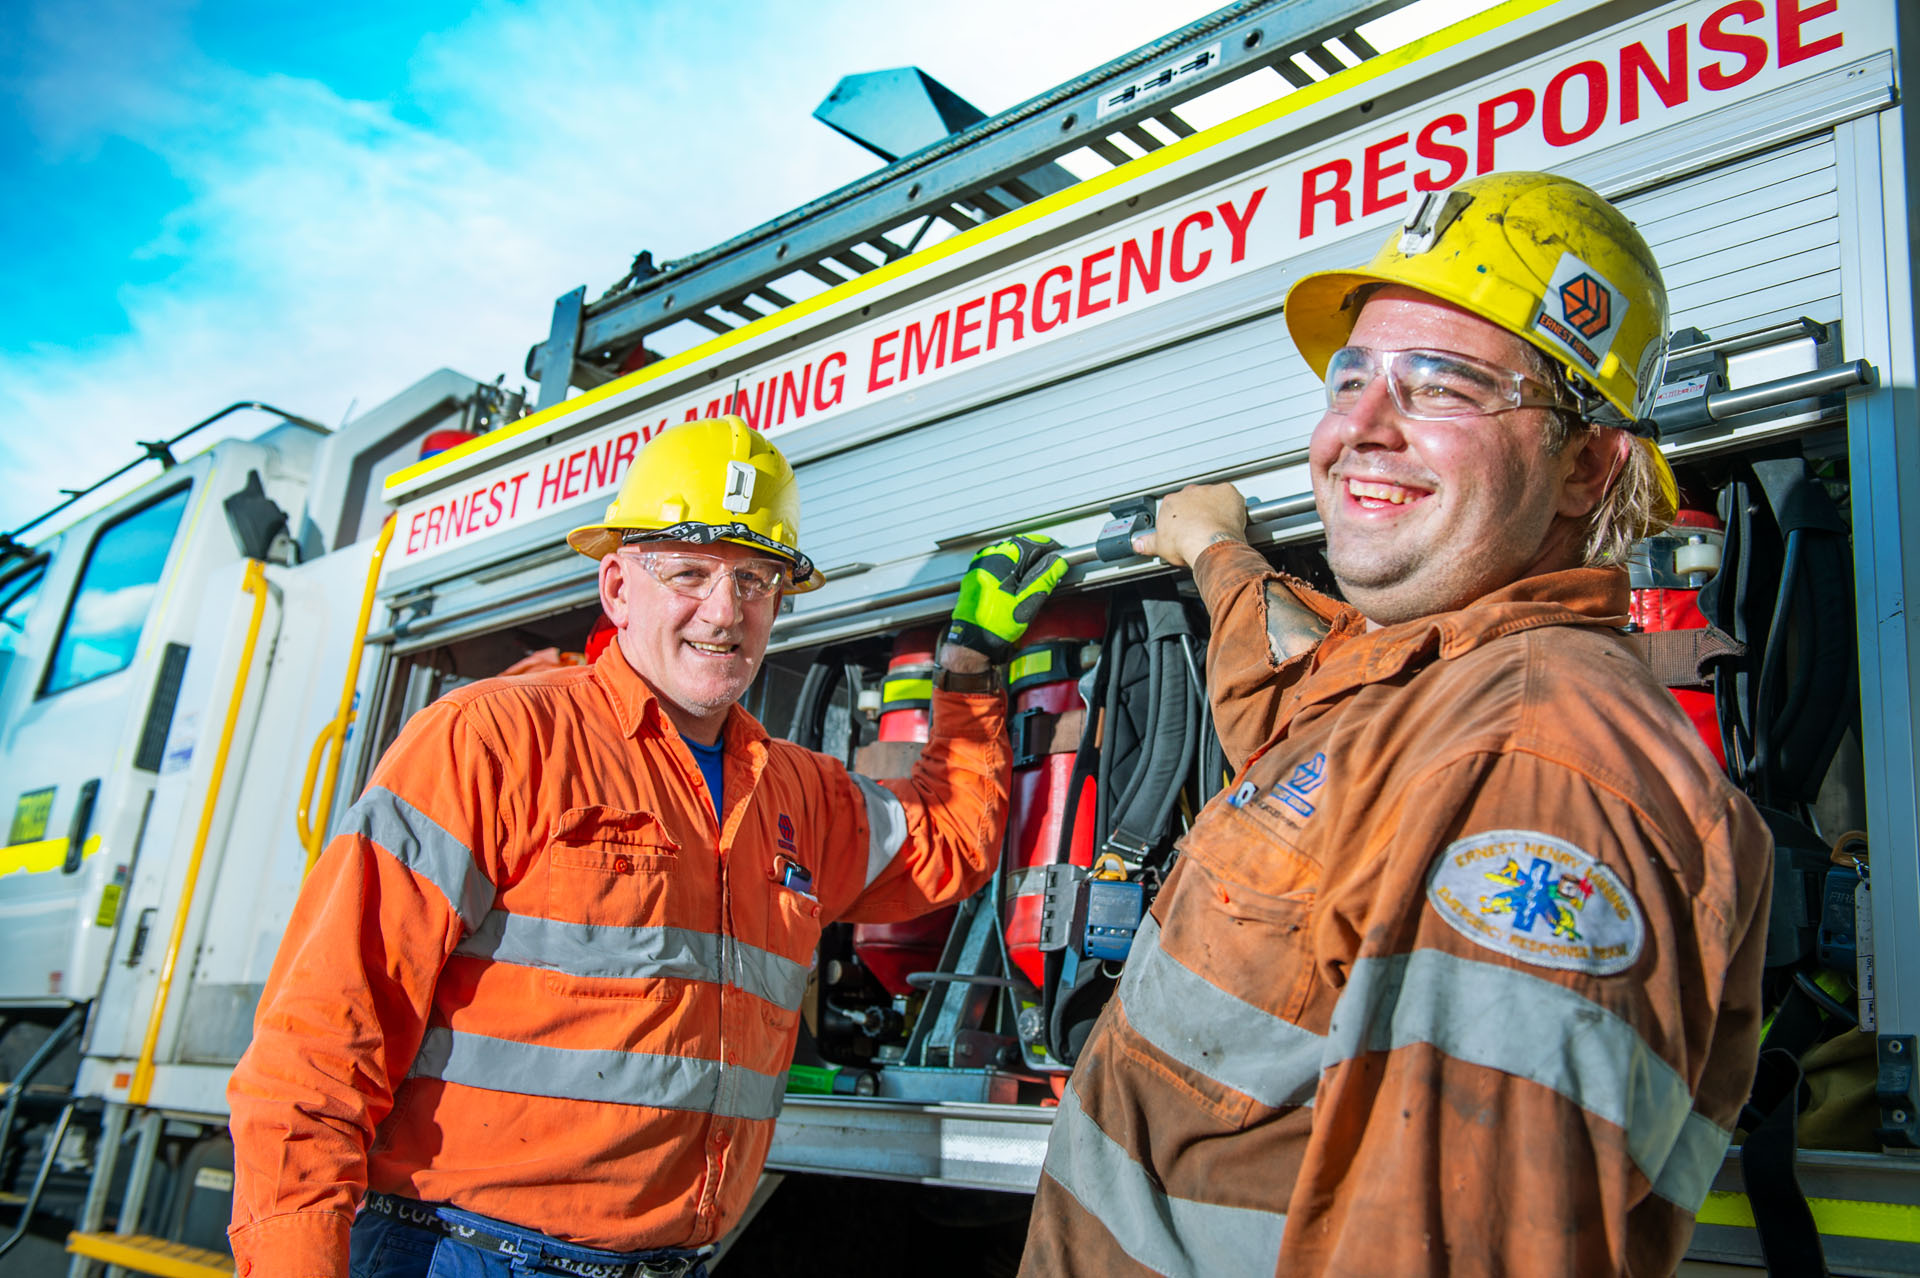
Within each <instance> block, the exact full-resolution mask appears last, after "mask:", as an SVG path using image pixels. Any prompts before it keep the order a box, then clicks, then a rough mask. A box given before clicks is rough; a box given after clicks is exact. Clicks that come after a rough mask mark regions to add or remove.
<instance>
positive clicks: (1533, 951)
mask: <svg viewBox="0 0 1920 1278" xmlns="http://www.w3.org/2000/svg"><path fill="white" fill-rule="evenodd" d="M1427 900H1428V901H1429V902H1430V903H1431V904H1432V905H1433V908H1434V910H1435V911H1436V912H1438V913H1439V915H1440V917H1441V918H1443V919H1445V920H1446V921H1447V923H1448V924H1449V925H1450V926H1451V927H1452V928H1453V929H1454V930H1455V931H1456V932H1459V933H1460V934H1461V935H1462V936H1464V937H1466V938H1467V939H1468V940H1470V941H1474V942H1477V943H1478V944H1480V945H1484V946H1486V947H1487V948H1488V949H1490V950H1495V951H1498V952H1499V953H1501V954H1505V955H1507V956H1509V957H1510V958H1516V959H1519V960H1520V961H1521V962H1523V963H1536V964H1539V965H1540V966H1542V967H1556V968H1560V969H1561V970H1563V971H1568V972H1586V973H1588V974H1589V975H1592V976H1611V975H1612V974H1613V973H1615V972H1624V971H1626V970H1627V969H1628V968H1630V967H1632V966H1633V965H1634V963H1635V962H1636V961H1638V959H1639V958H1640V951H1641V949H1642V948H1643V947H1644V945H1645V944H1646V935H1647V927H1646V922H1645V920H1644V919H1643V918H1642V917H1641V914H1640V903H1639V902H1638V901H1636V900H1634V899H1633V894H1632V893H1631V892H1629V891H1627V887H1626V884H1624V883H1622V882H1621V881H1620V876H1619V875H1617V874H1615V873H1614V872H1613V871H1612V870H1609V869H1608V868H1607V867H1606V866H1604V865H1601V864H1600V862H1599V861H1597V860H1596V859H1594V857H1593V856H1591V855H1590V854H1588V853H1586V852H1584V851H1582V850H1581V849H1579V848H1577V847H1575V846H1574V845H1573V844H1571V843H1569V842H1567V841H1566V840H1565V839H1556V838H1554V837H1553V836H1552V835H1550V834H1542V833H1540V832H1539V831H1538V830H1489V831H1487V832H1486V833H1484V834H1475V835H1471V836H1469V837H1467V838H1464V839H1459V840H1456V841H1455V842H1453V843H1450V844H1448V845H1447V847H1446V849H1445V850H1444V851H1442V852H1441V853H1440V855H1439V856H1438V857H1437V858H1436V859H1435V860H1434V863H1433V869H1432V871H1431V872H1430V873H1429V874H1428V875H1427Z"/></svg>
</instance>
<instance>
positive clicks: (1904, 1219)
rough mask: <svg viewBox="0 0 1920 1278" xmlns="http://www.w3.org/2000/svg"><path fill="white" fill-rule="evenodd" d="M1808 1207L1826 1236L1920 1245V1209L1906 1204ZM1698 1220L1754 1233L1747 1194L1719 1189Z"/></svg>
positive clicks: (1832, 1201) (1836, 1201) (1826, 1201)
mask: <svg viewBox="0 0 1920 1278" xmlns="http://www.w3.org/2000/svg"><path fill="white" fill-rule="evenodd" d="M1807 1206H1809V1207H1811V1208H1812V1209H1813V1224H1814V1228H1816V1229H1818V1230H1819V1231H1820V1232H1821V1233H1822V1234H1827V1235H1832V1236H1834V1237H1846V1238H1874V1239H1878V1240H1880V1241H1882V1242H1899V1243H1920V1207H1916V1206H1910V1205H1908V1204H1906V1203H1873V1202H1856V1201H1854V1200H1852V1199H1847V1198H1809V1199H1807ZM1694 1220H1696V1221H1698V1222H1699V1223H1700V1224H1702V1225H1733V1226H1736V1227H1738V1228H1741V1229H1752V1228H1753V1227H1754V1223H1753V1204H1752V1203H1751V1202H1749V1201H1748V1200H1747V1196H1746V1195H1745V1194H1736V1193H1732V1192H1730V1191H1726V1190H1718V1189H1716V1190H1714V1191H1712V1192H1711V1193H1709V1194H1708V1195H1707V1201H1706V1202H1704V1203H1702V1204H1701V1206H1700V1210H1699V1211H1698V1212H1697V1213H1696V1214H1695V1215H1694Z"/></svg>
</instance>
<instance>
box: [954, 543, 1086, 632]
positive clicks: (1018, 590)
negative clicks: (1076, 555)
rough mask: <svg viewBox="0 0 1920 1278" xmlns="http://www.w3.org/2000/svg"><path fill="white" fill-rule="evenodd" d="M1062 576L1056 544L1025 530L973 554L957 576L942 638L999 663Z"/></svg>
mask: <svg viewBox="0 0 1920 1278" xmlns="http://www.w3.org/2000/svg"><path fill="white" fill-rule="evenodd" d="M1066 575H1067V561H1066V560H1065V559H1062V558H1061V557H1060V544H1059V543H1058V542H1056V541H1054V540H1053V539H1052V538H1051V537H1031V536H1028V535H1027V534H1025V533H1021V534H1018V535H1016V536H1013V537H1009V538H1007V539H1006V540H1005V541H996V542H994V543H993V544H992V545H991V546H983V547H981V548H980V550H978V551H977V552H975V554H974V556H973V562H972V563H970V564H968V565H967V575H966V576H964V577H962V578H960V600H959V602H958V603H956V604H954V606H953V621H952V622H951V623H949V624H948V626H947V631H946V634H945V636H944V640H945V642H947V643H955V644H959V645H961V646H962V647H965V648H972V649H973V650H974V651H976V652H983V653H985V654H986V655H987V658H988V660H990V661H993V662H996V663H998V662H1003V661H1005V660H1007V658H1009V657H1011V656H1012V655H1013V650H1014V647H1015V646H1016V645H1017V644H1018V643H1019V642H1020V636H1022V635H1024V634H1026V633H1027V626H1028V625H1029V624H1031V623H1032V621H1033V619H1034V618H1035V617H1036V616H1038V615H1039V613H1040V608H1041V606H1042V605H1043V604H1045V603H1046V602H1047V596H1048V595H1050V594H1052V593H1053V588H1054V587H1055V586H1057V585H1059V584H1060V579H1061V578H1062V577H1064V576H1066Z"/></svg>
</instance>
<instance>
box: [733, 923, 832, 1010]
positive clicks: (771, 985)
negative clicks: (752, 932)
mask: <svg viewBox="0 0 1920 1278" xmlns="http://www.w3.org/2000/svg"><path fill="white" fill-rule="evenodd" d="M722 944H723V945H725V946H726V947H727V952H728V956H729V958H730V960H731V961H730V962H729V963H728V964H727V970H728V971H729V972H732V973H733V983H734V984H735V985H737V986H739V987H740V988H741V989H743V990H745V991H746V992H747V993H749V994H754V995H757V996H759V997H760V998H764V999H765V1000H767V1002H769V1003H778V1004H779V1005H780V1006H781V1007H784V1008H786V1009H787V1010H788V1011H790V1012H791V1011H793V1010H794V1009H795V1008H798V1007H799V1006H800V1000H801V999H802V998H804V997H805V996H806V993H807V973H808V971H809V969H810V962H811V956H809V962H808V963H796V962H794V961H793V960H792V959H790V958H782V957H781V956H780V955H778V954H775V953H773V952H771V951H769V950H763V949H761V948H760V947H759V946H757V945H748V944H747V943H746V942H745V941H740V940H735V939H734V938H733V937H727V938H726V940H725V941H723V942H722Z"/></svg>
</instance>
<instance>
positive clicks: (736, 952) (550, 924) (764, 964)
mask: <svg viewBox="0 0 1920 1278" xmlns="http://www.w3.org/2000/svg"><path fill="white" fill-rule="evenodd" d="M723 946H724V947H727V948H728V949H730V950H731V951H732V961H731V962H729V963H728V964H727V965H726V970H727V971H729V972H731V973H733V974H734V980H733V982H732V984H734V985H735V986H736V987H737V988H739V989H742V990H745V991H746V992H747V993H749V994H752V995H754V996H755V997H757V998H763V999H766V1000H767V1001H768V1002H770V1003H778V1004H779V1005H780V1006H782V1007H785V1008H788V1009H789V1010H791V1009H793V1008H796V1007H799V1006H800V999H801V996H802V995H803V994H805V993H806V989H807V965H806V964H805V963H796V962H794V961H793V960H792V959H787V958H782V957H780V956H779V955H778V954H771V953H768V952H767V951H766V950H763V949H760V948H759V947H757V946H753V945H748V944H746V943H744V942H742V941H736V940H734V939H733V938H731V937H726V938H721V937H717V936H713V935H710V934H708V933H705V932H694V931H689V930H687V929H685V928H677V927H614V926H612V925H609V924H596V923H563V922H561V921H559V920H557V919H543V918H539V917H536V916H533V915H527V914H508V913H507V912H506V911H504V910H494V911H493V912H491V913H490V914H488V915H487V917H486V918H485V919H484V920H482V921H481V924H480V926H479V927H477V928H475V929H474V931H473V934H472V935H471V936H469V937H467V938H466V939H465V940H464V941H462V942H460V945H459V948H458V949H456V950H455V951H454V952H455V953H457V954H465V955H468V956H469V957H474V958H490V959H497V960H499V961H500V962H503V963H519V964H521V965H523V966H526V967H538V968H543V969H545V970H546V971H549V972H564V973H565V974H567V975H568V976H581V977H607V978H612V979H616V980H637V979H644V978H647V977H672V978H675V979H678V980H683V981H707V982H710V983H718V982H719V981H720V973H721V970H722V969H721V964H720V955H721V949H722V947H723Z"/></svg>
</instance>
